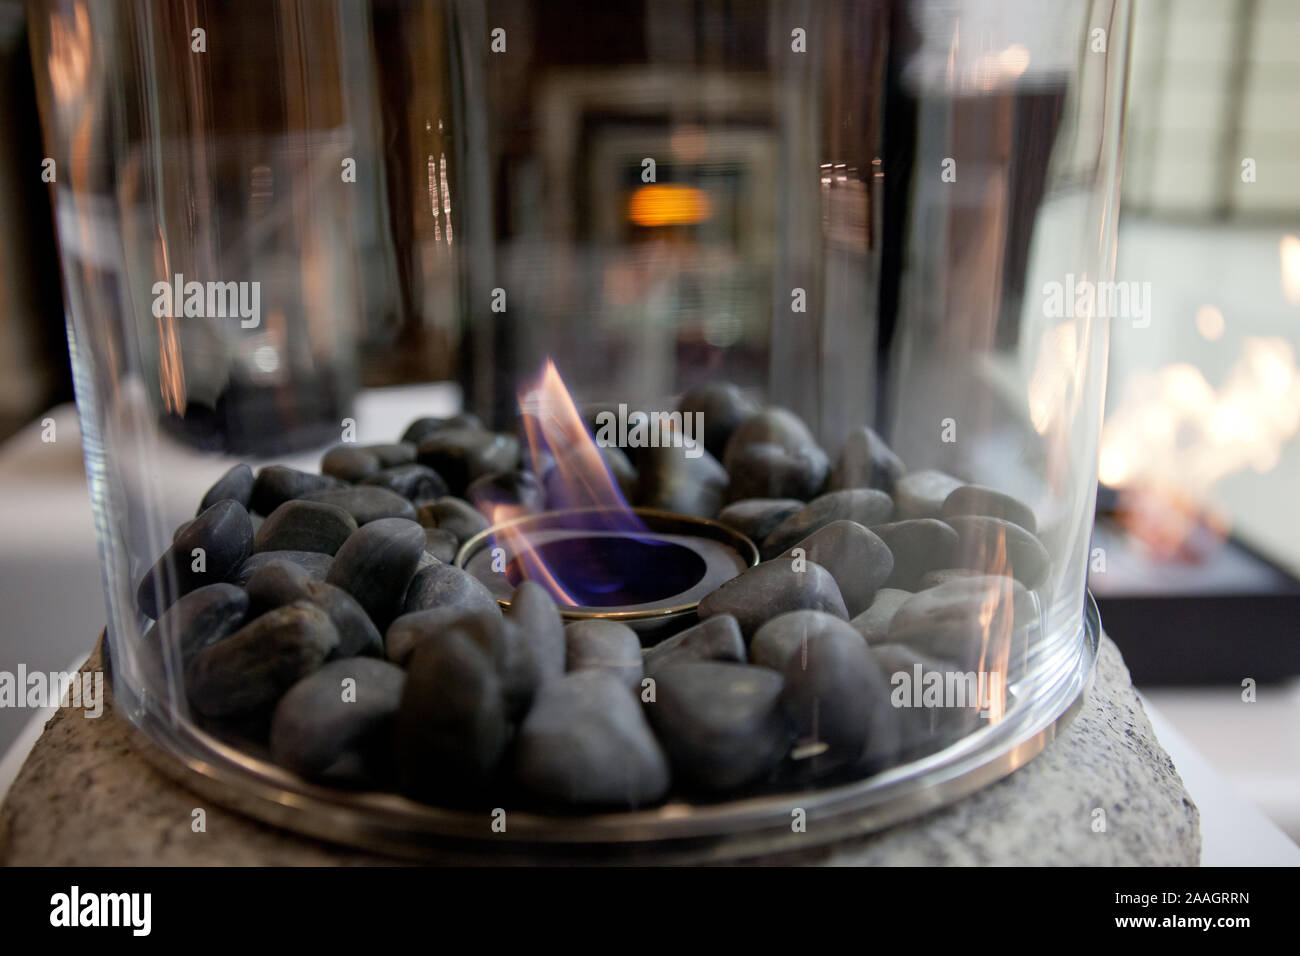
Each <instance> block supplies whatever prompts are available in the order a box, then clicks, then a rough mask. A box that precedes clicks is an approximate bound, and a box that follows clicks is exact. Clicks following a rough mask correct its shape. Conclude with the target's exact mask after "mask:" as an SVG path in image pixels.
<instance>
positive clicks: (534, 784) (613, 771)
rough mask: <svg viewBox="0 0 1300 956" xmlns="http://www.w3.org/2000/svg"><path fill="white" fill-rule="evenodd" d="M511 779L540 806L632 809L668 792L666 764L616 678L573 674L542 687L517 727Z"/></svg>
mask: <svg viewBox="0 0 1300 956" xmlns="http://www.w3.org/2000/svg"><path fill="white" fill-rule="evenodd" d="M515 776H516V778H517V779H518V781H519V782H520V783H521V784H522V785H523V786H524V787H525V788H527V789H528V790H529V791H531V792H532V793H533V794H535V795H536V796H538V797H540V798H541V799H542V800H544V801H546V802H547V803H552V804H557V805H559V806H563V807H611V808H613V807H619V808H627V809H632V808H635V807H640V806H645V805H646V804H651V803H654V802H656V801H657V800H659V799H660V798H662V797H663V796H664V794H665V793H667V792H668V785H669V782H670V778H669V769H668V760H667V758H666V756H665V755H664V752H663V749H662V748H661V747H660V746H659V743H658V741H657V740H655V737H654V734H653V733H651V731H650V726H649V724H648V723H647V722H646V719H645V715H644V714H643V713H642V712H641V705H640V703H638V701H637V698H636V697H635V696H633V695H632V694H631V693H630V692H629V691H628V689H627V687H625V686H624V685H623V683H622V682H621V681H620V680H619V679H618V678H617V677H615V676H614V675H613V674H610V673H608V672H606V671H602V670H580V671H574V672H573V673H572V674H566V675H565V676H563V677H562V678H560V679H559V680H555V681H551V682H549V683H547V684H546V685H544V686H543V687H542V688H541V690H540V691H539V692H538V695H537V700H536V702H535V703H534V704H533V707H532V709H531V710H530V711H529V712H528V716H527V717H526V718H525V719H524V722H523V724H522V725H521V726H520V728H519V740H518V746H517V749H516V753H515Z"/></svg>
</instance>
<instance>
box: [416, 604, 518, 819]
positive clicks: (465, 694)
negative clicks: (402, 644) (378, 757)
mask: <svg viewBox="0 0 1300 956" xmlns="http://www.w3.org/2000/svg"><path fill="white" fill-rule="evenodd" d="M508 739H509V724H508V722H507V720H506V709H505V701H504V699H503V697H502V694H501V680H500V678H499V677H498V676H497V673H496V669H495V668H494V667H493V666H492V661H491V660H490V659H489V658H488V656H487V655H486V654H484V653H483V651H482V650H481V649H480V648H479V647H478V645H477V644H475V643H474V642H473V641H472V640H470V639H469V638H468V637H466V636H465V635H463V634H461V633H459V632H457V631H454V630H453V631H450V632H448V633H446V634H444V635H442V636H441V637H440V638H439V639H438V640H432V641H424V642H421V643H420V644H418V645H417V646H416V648H415V652H414V653H413V654H412V655H411V666H410V668H409V669H408V671H407V677H406V685H405V687H404V688H403V690H402V702H401V706H400V707H399V709H398V712H397V721H396V749H397V766H398V773H399V778H400V780H401V787H402V791H403V792H404V793H406V794H408V795H409V796H412V797H415V798H416V799H419V800H430V801H434V802H442V801H447V802H452V803H459V802H464V801H473V800H477V799H479V798H481V797H482V796H483V794H484V791H485V790H486V789H487V787H488V785H489V783H490V782H491V781H492V779H493V776H494V775H495V773H496V769H497V765H498V764H499V763H500V761H501V757H502V756H503V754H504V753H505V749H506V743H507V741H508Z"/></svg>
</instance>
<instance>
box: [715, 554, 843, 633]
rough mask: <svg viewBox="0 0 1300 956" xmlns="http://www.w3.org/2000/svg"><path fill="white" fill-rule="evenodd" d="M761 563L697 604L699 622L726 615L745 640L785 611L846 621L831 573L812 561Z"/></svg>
mask: <svg viewBox="0 0 1300 956" xmlns="http://www.w3.org/2000/svg"><path fill="white" fill-rule="evenodd" d="M802 567H803V570H798V571H797V570H795V562H793V561H764V562H763V563H762V564H759V565H756V566H754V567H752V568H750V569H749V570H747V571H744V572H742V573H741V574H739V575H737V576H736V577H734V578H732V579H731V580H730V581H728V582H727V583H726V584H724V585H722V587H720V588H718V589H717V590H716V591H714V592H713V593H712V594H708V595H705V597H704V600H702V601H700V607H699V614H700V619H701V620H706V619H708V618H711V617H714V616H715V615H718V614H730V615H732V616H734V617H735V618H736V621H737V622H738V623H739V624H740V631H741V633H742V634H744V635H745V637H746V639H748V638H750V637H752V636H753V635H754V632H755V631H757V630H758V629H759V627H761V626H762V625H763V624H764V623H765V622H767V621H769V620H771V619H772V618H774V617H776V616H777V615H778V614H784V613H786V612H787V611H798V610H802V609H808V610H813V611H826V612H827V613H829V614H834V615H835V616H836V617H840V618H844V619H845V620H847V619H848V616H849V615H848V611H847V610H846V609H845V607H844V598H842V597H841V596H840V589H839V587H838V586H837V585H836V584H835V578H833V577H831V573H830V572H829V571H827V570H826V569H825V568H823V567H822V566H821V565H820V564H817V563H816V562H815V561H805V562H802Z"/></svg>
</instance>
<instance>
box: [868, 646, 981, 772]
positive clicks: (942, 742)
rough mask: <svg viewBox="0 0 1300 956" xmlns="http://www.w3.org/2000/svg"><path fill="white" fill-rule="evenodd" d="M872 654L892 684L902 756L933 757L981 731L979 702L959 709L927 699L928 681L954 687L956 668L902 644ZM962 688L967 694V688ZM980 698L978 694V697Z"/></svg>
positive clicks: (878, 647) (891, 692)
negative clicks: (958, 741)
mask: <svg viewBox="0 0 1300 956" xmlns="http://www.w3.org/2000/svg"><path fill="white" fill-rule="evenodd" d="M872 653H873V654H875V657H876V662H877V663H878V664H879V665H880V669H881V671H882V672H883V673H884V675H885V680H886V681H887V682H888V683H889V686H890V702H891V703H892V704H893V705H894V711H895V713H896V714H897V715H898V729H899V738H900V739H899V753H900V756H902V757H904V758H905V759H914V758H917V757H921V756H924V755H926V754H930V753H934V752H936V751H938V750H941V749H943V748H944V747H946V746H947V745H948V744H950V743H952V742H953V741H955V740H958V739H960V738H961V737H964V736H966V735H967V734H969V733H971V732H972V731H974V730H976V729H977V728H978V727H979V725H980V716H979V714H980V707H979V706H978V703H979V702H978V700H974V701H973V702H972V703H971V704H968V705H967V706H957V705H956V704H955V703H953V702H949V701H945V700H944V699H943V698H942V697H939V698H938V699H937V703H936V701H935V700H934V699H932V698H927V696H926V693H925V687H926V684H927V682H928V681H932V680H939V681H942V682H943V683H944V685H945V686H947V685H948V684H949V683H951V682H950V681H949V676H950V675H952V673H953V672H954V671H956V670H957V668H956V666H955V665H954V664H952V663H951V662H949V661H940V660H937V659H935V658H932V657H925V656H924V655H921V654H918V653H916V651H914V650H912V649H911V648H910V647H906V646H904V645H902V644H881V645H877V646H876V647H873V648H872ZM918 666H919V670H918ZM930 675H937V677H931V676H930ZM918 684H919V685H920V687H921V697H920V702H921V705H920V706H917V699H918V698H917V694H916V687H917V685H918ZM953 686H956V684H954V685H953ZM962 687H963V692H964V689H965V688H964V685H962ZM978 696H979V693H978V690H977V691H976V694H975V697H976V698H978Z"/></svg>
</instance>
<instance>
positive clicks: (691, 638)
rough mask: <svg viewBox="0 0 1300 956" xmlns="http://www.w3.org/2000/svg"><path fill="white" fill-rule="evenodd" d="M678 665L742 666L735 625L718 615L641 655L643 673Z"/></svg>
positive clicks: (741, 640) (741, 647)
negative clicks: (729, 663)
mask: <svg viewBox="0 0 1300 956" xmlns="http://www.w3.org/2000/svg"><path fill="white" fill-rule="evenodd" d="M682 661H733V662H736V663H739V664H743V663H744V662H745V639H744V637H743V636H742V635H741V633H740V624H739V622H738V621H737V620H736V619H735V618H734V617H732V616H731V615H730V614H718V615H716V616H715V617H710V618H706V619H705V620H703V621H700V623H698V624H696V625H693V626H692V627H688V628H687V629H686V630H684V631H681V632H680V633H677V634H674V635H673V636H672V637H670V638H668V639H667V640H665V641H661V642H660V643H658V644H656V645H655V646H654V647H652V648H650V650H649V651H647V652H646V655H645V672H646V673H647V674H649V673H652V672H653V671H656V670H658V669H659V668H660V667H663V666H664V665H666V664H673V663H680V662H682Z"/></svg>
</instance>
